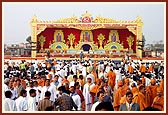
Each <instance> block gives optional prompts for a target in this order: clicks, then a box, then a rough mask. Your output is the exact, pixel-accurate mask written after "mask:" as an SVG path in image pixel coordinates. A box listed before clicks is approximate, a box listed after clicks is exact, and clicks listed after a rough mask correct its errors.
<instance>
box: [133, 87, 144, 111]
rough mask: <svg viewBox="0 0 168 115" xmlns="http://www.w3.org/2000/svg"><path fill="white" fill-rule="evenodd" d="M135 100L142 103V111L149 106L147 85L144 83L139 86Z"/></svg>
mask: <svg viewBox="0 0 168 115" xmlns="http://www.w3.org/2000/svg"><path fill="white" fill-rule="evenodd" d="M133 102H135V103H138V104H139V105H140V110H141V111H142V110H144V109H145V108H147V105H146V102H145V86H143V85H141V86H139V92H138V95H137V96H135V97H134V99H133Z"/></svg>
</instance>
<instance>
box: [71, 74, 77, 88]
mask: <svg viewBox="0 0 168 115" xmlns="http://www.w3.org/2000/svg"><path fill="white" fill-rule="evenodd" d="M77 80H78V76H77V75H73V81H72V82H70V84H69V85H70V86H74V84H75V83H76V82H77Z"/></svg>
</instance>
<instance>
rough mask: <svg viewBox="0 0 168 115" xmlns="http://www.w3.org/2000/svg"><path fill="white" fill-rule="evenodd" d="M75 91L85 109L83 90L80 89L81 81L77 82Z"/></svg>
mask: <svg viewBox="0 0 168 115" xmlns="http://www.w3.org/2000/svg"><path fill="white" fill-rule="evenodd" d="M75 92H76V93H77V94H78V95H79V96H80V99H81V104H82V110H85V99H84V96H83V93H82V91H81V90H80V84H79V82H76V83H75Z"/></svg>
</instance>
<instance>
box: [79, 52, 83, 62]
mask: <svg viewBox="0 0 168 115" xmlns="http://www.w3.org/2000/svg"><path fill="white" fill-rule="evenodd" d="M79 57H80V61H82V59H83V52H82V51H81V53H80V55H79Z"/></svg>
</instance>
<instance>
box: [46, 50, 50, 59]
mask: <svg viewBox="0 0 168 115" xmlns="http://www.w3.org/2000/svg"><path fill="white" fill-rule="evenodd" d="M47 58H48V59H49V58H50V51H49V50H47Z"/></svg>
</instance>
